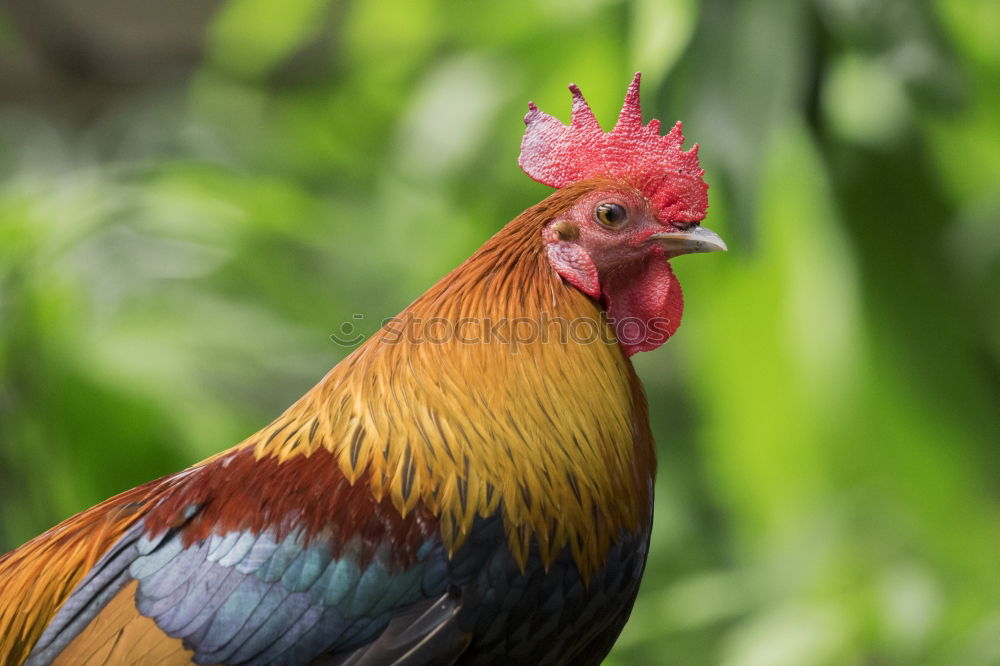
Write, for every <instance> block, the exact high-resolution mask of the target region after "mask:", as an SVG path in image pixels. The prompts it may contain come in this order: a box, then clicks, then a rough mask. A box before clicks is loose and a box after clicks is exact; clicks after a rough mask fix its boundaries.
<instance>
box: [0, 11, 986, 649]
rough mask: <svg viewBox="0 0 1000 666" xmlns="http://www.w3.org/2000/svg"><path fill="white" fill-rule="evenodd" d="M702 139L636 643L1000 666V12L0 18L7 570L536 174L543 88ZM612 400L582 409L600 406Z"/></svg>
mask: <svg viewBox="0 0 1000 666" xmlns="http://www.w3.org/2000/svg"><path fill="white" fill-rule="evenodd" d="M636 70H641V71H642V72H643V73H644V79H643V92H644V107H645V109H646V117H647V119H648V118H650V117H653V116H656V117H659V118H661V119H662V120H663V121H664V122H665V123H669V122H672V121H673V120H675V119H677V118H681V119H683V120H684V123H685V125H684V129H685V133H686V134H687V136H688V137H689V142H692V141H697V142H699V143H700V144H701V156H702V163H703V166H704V168H705V170H706V173H707V175H706V179H707V180H708V182H709V183H710V184H711V191H710V198H711V209H710V212H709V216H708V219H707V220H706V225H707V226H709V227H711V228H712V229H715V230H716V231H718V232H720V233H721V234H722V235H723V236H724V237H725V238H726V239H727V241H728V242H729V245H730V248H731V251H730V252H729V253H728V254H726V255H711V256H696V257H693V258H691V257H683V258H681V259H678V260H677V261H676V262H675V268H676V270H677V272H678V273H679V275H680V277H681V281H682V282H683V284H684V287H685V292H686V296H687V304H688V305H687V311H686V314H685V322H684V325H683V326H682V327H681V330H680V332H679V334H678V335H677V336H676V337H675V338H674V339H673V340H672V341H671V343H670V344H669V345H667V346H666V347H664V348H661V349H660V350H658V351H656V352H653V353H649V354H642V355H639V356H638V357H636V358H635V361H636V365H637V366H638V369H639V373H640V374H641V376H642V378H643V380H644V381H645V384H646V387H647V389H648V393H649V399H650V403H651V407H652V413H653V419H654V426H655V430H656V435H657V441H658V445H659V450H660V460H661V470H660V476H659V482H658V489H657V492H658V494H657V514H656V527H655V532H654V539H653V546H652V553H651V558H650V562H649V566H648V568H647V573H646V577H645V580H644V582H643V586H642V591H641V594H640V597H639V600H638V603H637V605H636V608H635V612H634V613H633V617H632V620H631V622H630V624H629V625H628V627H627V628H626V630H625V632H624V634H623V635H622V637H621V640H620V641H619V643H618V645H617V647H616V648H615V651H614V653H613V655H612V657H611V658H610V659H609V663H611V664H618V665H626V664H684V665H690V666H700V665H710V664H722V665H725V666H797V665H802V666H814V665H824V664H837V665H841V664H847V665H852V664H864V665H872V666H876V665H889V664H940V665H942V666H946V665H948V666H950V665H962V666H977V665H981V664H982V665H985V664H1000V447H998V444H1000V297H998V294H1000V3H997V2H996V1H995V0H978V1H976V0H972V1H962V0H940V1H936V2H929V3H920V2H908V1H906V0H884V1H883V2H864V1H862V0H815V1H814V2H798V3H796V2H780V1H777V0H774V1H769V0H756V1H753V2H749V1H748V2H738V3H728V2H723V1H722V0H672V1H668V2H663V1H654V0H633V1H622V0H583V1H580V0H577V1H569V0H542V1H539V2H532V3H528V2H491V3H482V2H459V1H452V2H445V1H443V0H408V1H406V2H404V1H403V0H396V1H393V2H362V1H355V2H338V1H330V0H284V1H283V2H280V3H279V2H276V1H273V0H230V1H228V2H221V3H183V2H181V3H176V2H175V3H168V2H165V1H162V0H160V1H157V0H130V1H129V0H91V1H89V2H86V3H81V2H78V1H74V0H4V1H3V2H2V3H0V174H2V181H0V551H2V550H5V549H8V548H12V547H14V546H16V545H18V544H20V543H21V542H23V541H25V540H26V539H28V538H30V537H31V536H33V535H35V534H36V533H38V532H40V531H42V530H43V529H45V528H47V527H49V526H50V525H52V524H54V523H55V522H57V521H58V520H60V519H62V518H64V517H66V516H68V515H70V514H71V513H73V512H76V511H78V510H81V509H83V508H85V507H87V506H89V505H91V504H93V503H95V502H97V501H99V500H101V499H103V498H105V497H107V496H109V495H111V494H114V493H116V492H118V491H121V490H123V489H125V488H128V487H131V486H133V485H135V484H138V483H140V482H143V481H146V480H148V479H151V478H153V477H157V476H160V475H163V474H166V473H169V472H172V471H175V470H178V469H181V468H183V467H185V466H187V465H189V464H191V463H193V462H195V461H196V460H198V459H200V458H202V457H205V456H207V455H209V454H211V453H213V452H216V451H219V450H221V449H223V448H226V447H228V446H230V445H232V444H234V443H236V442H237V441H239V440H240V439H242V438H243V437H245V436H246V435H248V434H249V433H251V432H253V431H254V430H256V429H257V428H258V427H260V426H262V425H263V424H265V423H266V422H268V421H269V420H270V419H271V418H273V417H274V416H276V415H277V414H278V413H279V412H280V411H281V410H282V409H283V408H284V407H285V406H286V405H288V404H289V403H290V402H291V401H292V400H293V399H294V398H296V397H297V396H298V395H300V394H301V393H302V392H303V391H305V390H306V389H307V388H308V387H309V386H311V385H312V384H313V383H314V382H315V381H317V380H318V379H319V378H320V377H321V376H322V375H323V374H324V373H325V372H326V370H327V369H328V368H329V367H331V366H332V365H333V364H335V363H336V362H337V361H338V360H339V359H341V358H342V357H343V356H344V355H345V354H346V353H347V352H348V351H349V350H348V349H345V348H342V347H339V346H337V345H336V344H334V343H333V342H331V340H330V338H329V335H330V334H331V333H333V332H336V331H338V330H340V328H341V326H342V325H343V324H344V323H345V322H347V323H350V324H352V325H354V326H357V327H358V328H359V330H361V332H363V333H370V332H371V331H372V330H374V329H375V328H376V326H377V322H379V321H380V320H381V319H382V318H383V317H386V316H391V315H393V314H395V313H396V312H397V311H399V310H400V309H401V308H402V307H404V306H405V305H406V304H407V303H408V302H409V301H410V300H412V299H413V298H414V297H416V296H417V295H419V294H420V293H421V292H422V291H424V290H425V289H426V288H427V287H428V286H430V285H431V284H432V283H433V282H434V281H435V280H436V278H438V277H439V276H441V275H442V274H443V273H444V272H446V271H447V270H448V269H450V268H451V267H453V266H454V265H456V264H457V263H458V262H459V261H461V260H462V259H464V258H465V257H466V256H468V255H469V254H470V253H471V252H472V251H473V250H475V248H476V247H477V246H478V245H479V244H481V243H482V242H483V241H484V240H485V239H486V238H487V237H489V236H490V235H491V234H492V233H493V232H494V231H496V230H497V229H498V228H499V227H500V226H501V225H502V224H504V223H505V222H506V221H507V220H509V219H510V218H512V217H513V216H515V215H516V214H517V213H519V212H520V211H521V210H522V209H524V208H526V207H528V206H529V205H531V204H533V203H535V202H536V201H538V200H540V199H541V198H543V197H544V196H546V195H547V193H548V191H549V190H548V189H547V188H545V187H543V186H541V185H538V184H536V183H534V182H532V181H531V180H530V179H529V178H527V177H526V176H525V175H523V174H522V173H521V171H520V170H519V169H518V167H517V154H518V146H519V140H520V135H521V132H522V129H523V125H522V122H521V118H522V115H523V113H524V112H525V110H526V103H527V101H528V100H534V101H536V102H537V103H538V104H539V105H540V106H541V107H542V108H543V109H545V110H548V111H550V112H551V113H554V114H556V115H558V116H560V117H561V118H563V119H564V120H565V119H567V118H568V114H569V93H568V92H567V91H566V84H568V83H569V82H571V81H572V82H576V83H578V84H579V85H580V86H581V87H582V88H583V90H584V92H585V93H586V95H587V97H588V99H589V100H590V101H591V104H592V105H593V107H594V109H595V112H596V113H597V115H598V118H599V119H600V120H601V121H602V122H604V123H606V126H610V123H612V122H613V120H614V117H615V114H616V111H617V108H618V106H619V105H620V103H621V100H622V96H623V93H624V89H625V86H626V84H627V83H628V80H629V78H630V77H631V74H632V73H633V72H634V71H636ZM581 408H582V409H585V408H586V406H585V405H581Z"/></svg>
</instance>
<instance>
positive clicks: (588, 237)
mask: <svg viewBox="0 0 1000 666" xmlns="http://www.w3.org/2000/svg"><path fill="white" fill-rule="evenodd" d="M604 203H612V204H618V205H619V206H621V207H622V208H623V209H624V210H625V213H626V215H625V218H624V220H622V221H621V222H619V223H617V224H615V225H613V226H608V225H605V224H602V223H601V222H600V221H599V220H598V217H597V214H596V211H597V208H598V206H600V205H601V204H604ZM657 212H658V211H656V210H653V207H652V206H651V204H650V203H649V201H648V200H647V199H646V198H645V197H644V196H643V195H642V194H641V193H640V192H639V191H637V190H635V189H632V188H629V187H627V186H624V185H622V186H610V187H607V186H606V187H602V188H599V189H595V191H594V192H591V193H589V194H586V195H584V196H582V197H580V199H579V200H578V201H577V203H576V204H575V205H574V206H573V207H572V208H570V209H569V210H568V211H567V212H566V213H564V214H563V215H561V216H560V217H558V218H556V219H555V220H553V221H552V222H550V223H549V224H548V225H547V226H546V227H545V229H544V230H543V232H542V238H543V241H544V242H545V245H546V251H547V253H548V257H549V262H550V263H551V264H552V267H553V268H554V269H555V270H556V272H557V273H559V275H560V276H562V278H563V279H565V280H566V281H567V282H569V283H570V284H572V285H573V286H575V287H576V288H577V289H579V290H580V291H582V292H583V293H585V294H587V295H588V296H590V297H591V298H593V299H595V300H597V301H599V302H600V303H601V305H603V306H604V308H605V310H606V311H607V313H608V316H609V318H610V319H611V320H612V322H613V323H614V328H615V333H616V335H617V337H618V340H619V342H620V343H621V346H622V349H623V350H624V352H625V354H626V355H628V356H631V355H632V354H635V353H636V352H640V351H649V350H651V349H656V348H657V347H659V346H660V345H662V344H663V343H664V342H666V341H667V339H668V338H669V337H670V336H671V335H673V333H674V331H676V330H677V327H678V326H679V325H680V320H681V313H682V312H683V309H684V299H683V296H682V294H681V286H680V283H679V282H678V281H677V278H676V276H674V273H673V271H672V270H671V268H670V264H669V263H668V261H667V260H668V259H670V258H671V257H672V256H676V255H671V254H668V253H667V252H666V251H665V250H664V248H663V247H662V246H661V245H660V244H659V243H658V242H657V241H656V240H651V239H650V237H651V236H652V235H653V234H662V233H663V232H670V231H680V230H681V229H682V228H685V227H687V226H690V225H688V224H680V225H678V226H674V225H670V224H667V225H665V224H663V223H662V222H660V220H659V219H657Z"/></svg>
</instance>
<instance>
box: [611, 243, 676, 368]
mask: <svg viewBox="0 0 1000 666" xmlns="http://www.w3.org/2000/svg"><path fill="white" fill-rule="evenodd" d="M601 289H602V291H603V297H602V301H603V303H604V306H605V308H606V309H607V312H608V317H609V318H610V319H611V322H612V324H613V325H614V328H615V335H616V336H617V337H618V341H619V342H620V343H621V345H622V349H624V350H625V354H626V355H627V356H631V355H632V354H635V353H637V352H641V351H650V350H652V349H656V348H657V347H659V346H660V345H662V344H663V343H664V342H666V341H667V339H669V338H670V336H671V335H673V334H674V332H675V331H676V330H677V327H678V326H680V323H681V314H682V313H683V312H684V295H683V294H682V293H681V283H680V282H679V281H678V280H677V276H675V275H674V271H673V269H671V268H670V263H669V262H668V261H667V260H666V258H665V257H664V256H663V255H662V254H661V253H660V252H656V253H652V254H650V256H648V257H647V258H646V260H645V263H644V264H643V266H642V267H641V268H639V270H630V271H629V273H628V274H627V275H616V274H609V275H607V276H604V277H603V278H602V279H601Z"/></svg>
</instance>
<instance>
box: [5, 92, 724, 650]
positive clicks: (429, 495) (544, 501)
mask: <svg viewBox="0 0 1000 666" xmlns="http://www.w3.org/2000/svg"><path fill="white" fill-rule="evenodd" d="M570 91H571V92H572V96H573V107H572V120H571V123H570V124H569V125H563V124H562V123H561V122H560V121H558V120H557V119H555V118H554V117H552V116H550V115H547V114H545V113H543V112H541V111H540V110H539V109H538V108H537V107H536V106H535V105H534V104H530V105H529V111H528V114H527V115H526V116H525V123H526V125H527V129H526V132H525V135H524V139H523V142H522V145H521V155H520V159H519V162H520V165H521V167H522V168H523V169H524V171H525V172H526V173H527V174H528V175H529V176H530V177H532V178H534V179H535V180H537V181H539V182H541V183H544V184H546V185H549V186H552V187H554V188H556V190H555V192H553V193H552V194H551V195H550V196H549V197H548V198H546V199H545V200H543V201H542V202H541V203H539V204H537V205H535V206H533V207H532V208H529V209H528V210H526V211H525V212H523V213H522V214H521V215H519V216H518V217H516V218H515V219H514V220H513V221H511V222H510V223H509V224H507V225H506V226H505V227H503V229H501V230H500V231H499V232H498V233H497V234H496V235H495V236H493V237H492V238H491V239H490V240H488V241H487V242H486V243H485V244H484V245H483V246H482V247H481V248H480V249H479V250H478V251H476V252H475V253H474V254H473V255H472V256H471V257H470V258H469V259H468V260H466V261H465V262H464V263H463V264H462V265H460V266H459V267H458V268H456V269H455V270H453V271H452V272H451V273H449V274H448V275H447V276H445V277H444V278H443V279H442V280H441V281H439V282H438V283H437V284H436V285H435V286H433V287H432V288H431V289H430V290H429V291H427V292H426V293H425V294H424V295H422V296H421V297H419V298H418V299H417V300H416V301H414V302H413V304H412V305H410V306H409V307H408V308H406V310H404V311H403V313H401V314H400V315H399V316H398V317H397V318H395V319H393V320H391V321H390V322H389V323H387V324H386V325H385V326H384V327H383V328H382V329H381V330H380V331H379V332H378V333H377V334H375V335H374V336H372V337H371V338H370V339H369V340H368V341H366V342H365V343H364V344H363V345H361V346H360V347H358V348H357V349H356V350H355V351H354V352H353V353H352V354H351V355H349V356H348V357H347V358H345V359H344V360H343V362H341V363H340V364H338V365H337V366H336V367H334V368H333V370H331V371H330V372H329V373H328V374H327V375H326V377H324V378H323V379H322V381H320V382H319V384H317V385H316V386H315V387H314V388H312V389H311V390H310V391H308V392H307V393H306V394H305V395H304V396H303V397H302V398H300V399H299V400H298V401H297V402H295V403H294V404H293V405H292V406H291V407H290V408H289V409H288V410H287V411H285V412H284V413H283V414H282V415H281V416H280V417H278V418H277V419H276V420H275V421H274V422H272V423H271V424H270V425H268V426H266V427H264V428H263V429H262V430H260V431H259V432H257V433H256V434H254V435H252V436H250V437H249V438H247V439H246V440H245V441H243V442H242V443H240V444H238V445H236V446H235V447H233V448H231V449H228V450H226V451H224V452H222V453H220V454H218V455H215V456H214V457H212V458H209V459H208V460H205V461H203V462H201V463H199V464H197V465H195V466H193V467H191V468H189V469H187V470H185V471H183V472H179V473H177V474H173V475H171V476H167V477H164V478H161V479H158V480H155V481H151V482H149V483H146V484H145V485H142V486H139V487H137V488H134V489H132V490H128V491H126V492H124V493H122V494H120V495H118V496H116V497H113V498H111V499H109V500H107V501H105V502H103V503H102V504H99V505H97V506H95V507H93V508H91V509H89V510H87V511H84V512H83V513H80V514H78V515H76V516H73V517H71V518H69V519H68V520H66V521H64V522H63V523H61V524H60V525H58V526H56V527H54V528H52V529H51V530H49V531H48V532H45V533H44V534H42V535H41V536H39V537H37V538H35V539H34V540H32V541H30V542H28V543H27V544H25V545H23V546H22V547H20V548H19V549H17V550H15V551H13V552H10V553H8V554H7V555H5V556H4V557H3V558H0V661H2V662H3V663H4V664H29V665H31V666H35V665H39V664H70V665H73V666H83V665H88V664H95V665H96V664H188V663H198V664H341V665H346V664H352V665H361V664H496V663H511V664H597V663H599V662H600V661H601V660H602V659H603V657H604V656H605V655H606V654H607V653H608V651H609V650H610V649H611V646H612V644H613V643H614V641H615V639H616V638H617V636H618V634H619V632H620V631H621V629H622V627H623V626H624V624H625V621H626V620H627V618H628V616H629V613H630V611H631V608H632V604H633V601H634V600H635V597H636V593H637V590H638V587H639V581H640V579H641V577H642V573H643V568H644V566H645V562H646V554H647V550H648V546H649V537H650V529H651V520H652V495H653V481H654V475H655V470H656V464H655V453H654V449H653V437H652V434H651V432H650V426H649V419H648V414H647V404H646V399H645V397H644V395H643V391H642V387H641V385H640V383H639V379H638V378H637V376H636V373H635V371H634V370H633V368H632V364H631V362H630V361H629V357H630V356H631V355H633V354H635V353H637V352H640V351H647V350H651V349H654V348H656V347H658V346H659V345H661V344H663V343H664V342H665V341H666V340H667V339H668V338H669V337H670V336H671V335H673V333H674V332H675V331H676V330H677V326H678V324H679V323H680V318H681V311H682V306H683V302H682V297H681V289H680V285H679V283H678V281H677V278H676V277H675V276H674V274H673V272H672V270H671V267H670V264H669V261H668V260H670V259H671V258H672V257H675V256H677V255H680V254H685V253H691V252H709V251H714V250H724V249H726V247H725V244H724V243H723V242H722V240H721V239H720V238H719V237H718V236H717V235H716V234H714V233H713V232H711V231H709V230H708V229H705V228H704V227H701V226H699V222H700V221H701V220H702V218H703V217H704V216H705V210H706V207H707V204H708V201H707V189H708V186H707V185H706V184H705V182H704V181H703V179H702V175H703V172H702V170H701V168H700V167H699V163H698V158H697V146H695V147H694V148H692V149H691V150H689V151H684V150H682V148H681V146H682V144H683V141H684V139H683V136H682V134H681V124H680V123H677V124H676V126H675V127H673V129H671V130H670V131H669V132H668V133H667V134H665V135H663V136H661V135H660V132H659V122H658V121H656V120H653V121H651V122H650V123H649V124H647V125H643V123H642V111H641V108H640V103H639V74H636V75H635V78H634V79H633V80H632V83H631V85H630V86H629V88H628V92H627V94H626V97H625V103H624V106H623V108H622V111H621V114H620V115H619V118H618V122H617V124H616V125H615V127H614V129H613V130H612V131H611V132H607V133H606V132H604V131H603V130H602V129H601V127H600V125H599V124H598V122H597V120H596V119H595V117H594V115H593V113H592V112H591V110H590V108H589V106H588V105H587V102H586V101H585V100H584V97H583V95H582V94H581V92H580V90H579V89H578V88H577V87H576V86H570Z"/></svg>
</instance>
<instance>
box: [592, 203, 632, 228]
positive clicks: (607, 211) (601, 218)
mask: <svg viewBox="0 0 1000 666" xmlns="http://www.w3.org/2000/svg"><path fill="white" fill-rule="evenodd" d="M594 215H595V216H597V221H598V222H600V223H601V224H603V225H604V226H606V227H617V226H621V224H622V222H624V221H625V208H624V207H622V206H619V205H618V204H616V203H602V204H601V205H599V206H598V207H597V208H596V209H595V210H594Z"/></svg>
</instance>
